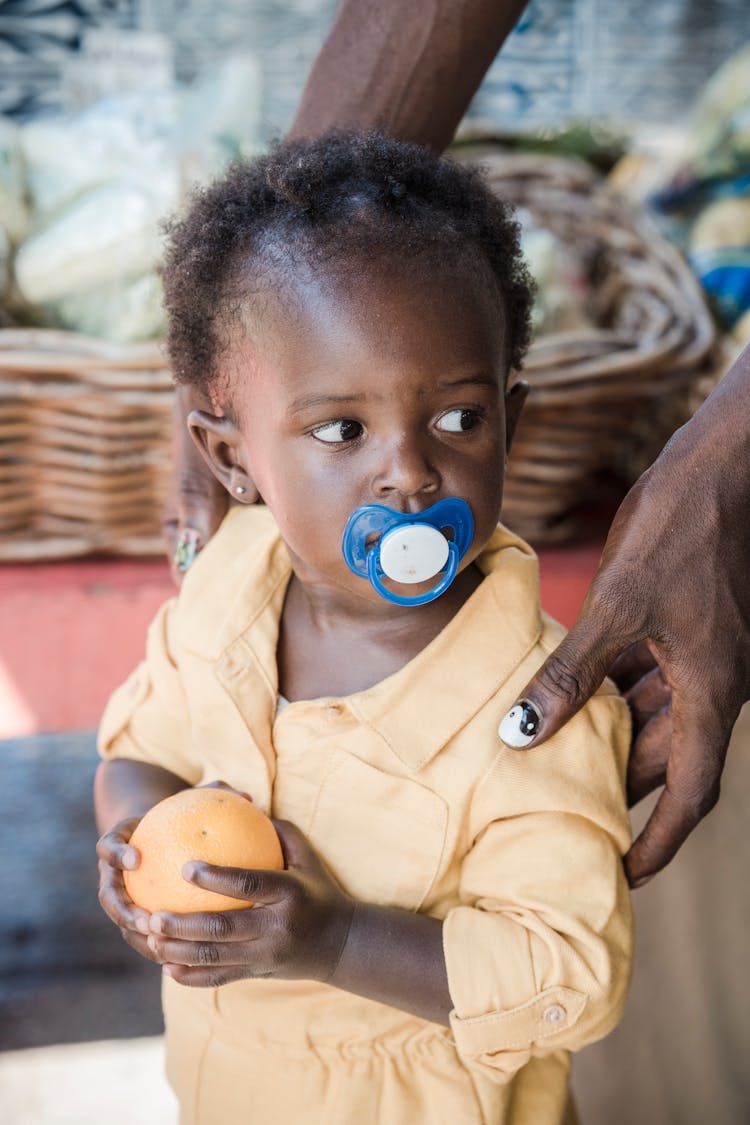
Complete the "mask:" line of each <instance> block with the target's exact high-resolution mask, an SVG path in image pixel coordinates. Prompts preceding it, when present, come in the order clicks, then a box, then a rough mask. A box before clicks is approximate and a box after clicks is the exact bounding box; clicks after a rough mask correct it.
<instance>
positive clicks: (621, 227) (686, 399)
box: [462, 146, 716, 544]
mask: <svg viewBox="0 0 750 1125" xmlns="http://www.w3.org/2000/svg"><path fill="white" fill-rule="evenodd" d="M462 159H465V160H469V161H471V162H479V163H480V164H481V165H482V166H483V168H484V169H485V171H486V173H487V175H488V177H489V180H490V183H491V185H492V187H493V188H494V190H495V191H497V193H498V195H500V196H501V197H502V198H504V199H507V200H508V201H509V202H511V203H513V204H514V205H516V206H522V207H524V208H525V209H526V210H527V211H529V212H530V213H531V215H532V216H533V218H534V220H535V222H536V223H537V224H538V225H539V226H542V227H546V228H547V229H549V230H551V231H553V233H554V234H556V235H557V236H558V237H559V238H561V239H562V240H563V241H564V242H565V243H568V244H571V245H573V246H575V248H576V252H577V254H578V255H579V257H581V258H582V259H583V261H584V263H585V268H586V270H587V272H588V276H589V281H590V283H591V287H592V290H591V291H592V298H591V308H590V309H589V310H588V312H589V317H590V319H591V322H592V327H590V328H585V329H582V330H576V331H572V332H565V333H559V334H555V335H545V336H541V337H539V338H538V339H537V340H536V341H535V342H534V343H533V344H532V346H531V348H530V351H529V353H528V356H527V359H526V362H525V365H524V370H523V377H524V378H525V379H526V380H527V382H528V383H529V384H530V386H531V393H530V395H529V399H528V401H527V404H526V406H525V408H524V411H523V414H522V416H521V421H520V423H519V426H518V431H517V434H516V438H515V441H514V444H513V450H512V453H511V458H510V464H509V466H508V473H507V477H506V485H505V500H504V505H503V519H504V520H505V521H506V522H507V523H508V524H509V525H510V526H511V527H513V528H514V529H515V530H517V531H518V532H520V534H522V535H524V536H525V537H526V538H527V539H529V540H530V541H531V542H532V543H536V544H545V543H554V542H561V541H563V540H566V539H569V538H570V537H571V536H572V535H573V534H574V533H575V531H576V528H577V526H578V525H577V521H576V516H575V513H576V510H577V509H578V510H580V507H581V505H582V503H584V502H585V501H586V499H587V496H588V495H589V494H590V490H591V488H592V487H593V485H594V482H595V481H596V480H597V478H598V477H600V476H601V475H602V474H603V473H613V474H616V475H617V476H619V477H620V478H621V479H622V480H623V481H624V482H630V481H633V480H635V479H636V477H637V476H638V475H639V474H640V472H641V471H642V470H643V469H644V468H645V467H646V466H647V465H648V464H649V463H650V462H651V461H652V460H653V459H654V457H656V455H657V454H658V452H659V450H660V449H661V448H662V446H663V444H664V442H665V441H666V439H667V438H668V437H669V436H670V434H672V433H673V431H674V430H675V429H676V428H677V427H678V426H679V425H681V424H682V423H683V422H685V421H686V420H687V419H688V418H689V417H690V414H691V413H692V411H693V410H694V409H695V407H696V405H697V404H698V402H699V401H700V399H701V397H703V396H705V394H706V393H707V392H708V390H709V389H710V387H711V385H712V381H713V374H712V367H713V362H714V346H715V342H716V334H715V329H714V325H713V321H712V319H711V316H710V314H709V312H708V309H707V307H706V304H705V301H704V299H703V295H702V291H701V289H700V287H699V285H698V283H697V281H696V280H695V278H694V276H693V274H692V273H691V271H690V269H689V267H688V266H687V264H686V262H685V261H684V259H683V258H682V256H681V255H680V254H679V253H678V251H677V250H675V249H674V248H673V247H672V246H670V245H669V244H668V243H667V242H666V241H665V239H664V238H663V237H662V236H661V235H660V234H659V233H658V231H657V230H656V229H655V228H654V226H653V225H652V224H651V222H650V221H649V220H648V219H647V218H646V216H645V215H642V214H639V213H636V212H634V211H633V209H632V207H631V206H630V205H629V204H628V203H627V202H626V201H625V200H623V199H622V198H621V197H620V196H618V195H616V194H615V193H614V192H613V191H612V190H611V189H610V188H608V187H607V185H606V183H605V181H603V180H602V179H601V177H600V176H599V175H598V174H597V173H596V172H594V171H593V170H592V169H591V168H590V167H589V166H588V165H587V164H584V163H583V162H582V161H577V160H573V159H568V158H555V157H550V156H537V155H533V154H532V155H526V154H506V153H498V152H497V151H495V150H493V149H492V148H491V147H486V146H481V147H476V146H475V147H472V148H470V149H467V150H465V151H464V153H463V154H462Z"/></svg>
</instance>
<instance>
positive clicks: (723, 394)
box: [502, 348, 750, 886]
mask: <svg viewBox="0 0 750 1125" xmlns="http://www.w3.org/2000/svg"><path fill="white" fill-rule="evenodd" d="M749 507H750V348H746V349H745V351H744V352H743V353H742V355H741V356H740V357H739V358H738V359H737V361H736V362H735V364H734V365H733V367H732V368H731V370H730V371H729V372H728V373H727V375H725V376H724V378H723V380H722V381H721V383H719V385H718V386H717V387H716V388H715V389H714V391H713V392H712V394H711V395H710V396H709V397H708V399H707V400H706V402H705V403H704V404H703V405H702V406H701V407H700V409H699V410H698V411H697V412H696V414H695V415H694V416H693V418H692V419H691V420H690V421H689V422H688V423H687V424H686V425H684V426H683V427H682V428H681V429H679V430H678V431H677V432H676V433H675V434H674V436H673V437H672V439H671V440H670V441H669V443H668V444H667V446H666V447H665V449H664V450H663V452H662V453H661V455H660V456H659V458H658V459H657V460H656V462H655V463H654V464H653V465H652V466H651V468H650V469H648V470H647V471H646V472H645V473H644V474H643V476H642V477H641V478H640V479H639V480H638V481H637V482H636V484H635V485H634V486H633V488H632V489H631V490H630V492H629V493H628V495H627V496H626V498H625V500H624V501H623V503H622V506H621V507H620V509H619V511H618V513H617V515H616V517H615V519H614V522H613V524H612V528H611V530H610V533H609V536H608V538H607V542H606V544H605V547H604V552H603V555H602V559H601V563H600V566H599V570H598V572H597V574H596V577H595V578H594V581H593V583H592V585H591V588H590V590H589V592H588V594H587V596H586V599H585V601H584V604H583V607H582V609H581V612H580V614H579V616H578V619H577V621H576V623H575V625H574V626H573V628H572V630H571V631H570V633H569V634H568V636H567V637H566V639H565V640H564V641H563V643H562V644H561V645H560V646H559V648H557V649H556V650H555V652H554V653H553V654H552V655H551V656H550V657H549V659H548V660H547V661H546V663H545V664H544V665H543V667H542V668H541V669H540V671H539V672H538V673H537V675H536V676H535V677H534V679H533V680H532V681H531V682H530V683H529V684H528V685H527V687H526V689H525V690H524V692H523V693H522V694H521V696H520V697H519V702H520V700H524V701H528V702H529V703H530V704H531V705H532V707H533V710H534V711H535V712H536V714H537V716H538V721H535V719H534V714H533V712H529V711H528V710H527V711H526V712H525V714H526V720H527V722H528V720H530V725H529V726H527V728H526V737H522V738H520V739H519V738H518V733H517V732H516V733H515V734H514V729H513V723H509V722H508V720H507V718H506V720H504V722H503V724H502V727H503V737H504V738H505V741H507V742H509V743H510V744H511V745H513V744H515V745H519V744H520V743H523V744H525V745H526V746H538V745H539V744H540V743H541V742H544V741H545V740H546V739H547V738H549V737H550V735H552V734H554V733H555V731H557V730H559V729H560V727H561V726H562V725H563V724H564V723H566V722H567V721H568V719H569V718H570V717H571V716H572V715H573V714H574V713H575V712H576V711H578V709H579V708H580V707H581V706H582V705H583V704H584V703H585V702H586V700H587V699H588V698H589V697H590V696H591V694H592V693H593V692H594V691H595V690H596V688H597V687H598V686H599V684H600V683H601V681H602V679H603V678H604V676H605V675H606V674H607V672H608V671H609V670H610V668H611V667H612V665H613V662H615V661H616V659H617V658H618V657H621V656H622V654H624V653H625V652H626V650H627V649H628V648H629V646H631V645H633V644H634V643H635V642H638V641H645V642H646V644H647V645H648V648H649V649H650V651H651V653H652V654H653V656H654V657H655V658H656V660H657V661H658V663H659V665H660V667H661V674H662V675H663V677H664V679H665V680H666V682H667V684H668V685H669V687H670V688H671V694H672V703H671V715H670V713H669V710H663V711H657V712H656V714H655V715H654V717H653V718H652V719H651V721H650V722H648V723H646V725H645V726H644V727H643V729H642V731H641V733H640V734H639V736H638V738H637V740H636V742H635V745H634V748H633V752H632V755H631V760H630V765H629V789H630V793H631V798H632V799H633V800H639V799H640V798H641V797H643V796H645V795H646V793H648V792H650V791H652V790H653V789H656V788H657V787H659V786H663V788H662V791H661V793H660V795H659V799H658V802H657V804H656V806H655V808H654V810H653V812H652V814H651V816H650V818H649V820H648V822H647V824H646V826H645V827H644V829H643V831H642V832H641V834H640V836H639V837H638V838H637V840H636V841H635V842H634V843H633V845H632V847H631V849H630V851H629V853H628V855H627V857H626V867H627V871H628V877H629V879H630V882H631V884H632V885H633V886H638V885H640V884H641V883H643V882H645V881H646V880H647V879H648V878H650V877H651V876H652V875H654V874H655V873H656V872H657V871H659V870H660V869H661V868H662V867H664V866H665V865H666V864H667V863H669V861H670V860H671V859H672V857H673V856H674V855H675V853H676V852H677V851H678V849H679V848H680V846H681V845H682V844H683V842H684V841H685V840H686V838H687V837H688V836H689V834H690V833H691V832H692V830H693V829H694V828H695V826H696V825H697V824H698V823H699V821H700V820H701V819H702V818H703V817H704V816H705V815H706V814H707V813H708V812H709V811H710V810H711V809H712V808H713V806H714V805H715V803H716V801H717V799H718V796H719V784H720V778H721V772H722V769H723V766H724V759H725V757H726V752H727V746H728V743H729V738H730V735H731V733H732V728H733V726H734V723H735V720H736V718H737V715H738V714H739V711H740V708H741V707H742V705H743V703H744V702H745V701H746V700H747V699H748V698H750V582H748V568H749V566H750V547H749V546H748V542H749V541H748V528H747V524H748V510H749ZM515 710H516V715H517V716H518V715H519V714H520V713H521V708H520V707H518V706H517V707H516V708H515ZM670 719H671V721H670ZM529 733H532V734H533V737H532V738H528V734H529Z"/></svg>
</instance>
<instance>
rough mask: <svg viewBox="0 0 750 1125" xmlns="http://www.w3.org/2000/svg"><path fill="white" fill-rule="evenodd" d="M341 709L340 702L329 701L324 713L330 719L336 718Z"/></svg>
mask: <svg viewBox="0 0 750 1125" xmlns="http://www.w3.org/2000/svg"><path fill="white" fill-rule="evenodd" d="M342 711H343V707H342V706H341V704H340V703H329V704H328V706H327V707H326V715H328V716H329V718H331V719H335V718H337V717H338V716H339V715H340V714H341V712H342Z"/></svg>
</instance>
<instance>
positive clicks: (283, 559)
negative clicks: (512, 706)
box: [179, 506, 542, 771]
mask: <svg viewBox="0 0 750 1125" xmlns="http://www.w3.org/2000/svg"><path fill="white" fill-rule="evenodd" d="M477 563H478V565H479V567H480V569H481V570H482V571H483V573H484V574H485V580H484V582H482V583H481V585H480V586H479V587H478V588H477V589H476V590H475V591H474V593H473V594H472V596H471V597H470V598H469V600H468V601H467V602H466V603H465V604H464V605H463V606H462V607H461V609H460V610H459V612H458V613H457V614H456V616H455V617H454V618H453V620H452V621H450V622H449V624H448V625H447V626H446V627H445V628H444V629H443V630H442V631H441V632H440V633H439V634H438V636H437V637H435V638H434V639H433V640H432V641H431V642H430V644H429V645H427V646H426V648H424V649H423V650H422V652H420V653H419V654H418V655H417V656H416V657H415V658H414V659H413V660H411V661H409V663H408V664H406V665H405V666H404V667H403V668H401V669H399V671H398V672H395V673H394V674H393V675H391V676H388V677H387V678H386V679H385V680H382V681H381V682H380V683H378V684H375V685H374V686H373V687H371V688H368V689H367V690H365V691H362V692H357V693H355V694H354V695H350V696H346V697H344V698H343V699H340V700H336V702H338V703H340V704H341V705H342V706H344V707H347V708H348V709H349V710H350V711H351V712H352V714H353V715H355V717H356V718H357V719H358V720H359V721H360V722H361V723H362V724H363V725H365V726H366V727H368V728H369V729H370V730H372V731H373V733H374V734H376V735H377V736H378V737H379V738H381V739H382V740H383V741H384V742H385V743H386V744H387V746H388V747H389V749H390V750H391V752H392V753H393V754H394V755H395V756H396V758H398V759H399V761H401V762H402V763H403V765H404V766H406V768H407V769H409V770H411V771H417V770H419V769H421V768H422V767H423V766H424V765H426V764H427V762H429V761H430V760H431V759H432V758H433V757H434V756H435V755H436V754H437V753H438V752H439V751H440V750H441V749H442V748H443V747H444V746H445V745H446V744H447V743H448V742H449V741H450V740H451V739H452V738H453V737H454V736H455V735H456V734H457V733H458V731H459V730H460V729H461V728H462V727H464V726H465V725H466V723H467V722H469V721H470V720H471V719H472V718H473V717H474V716H475V715H476V714H477V712H478V711H479V710H480V709H481V708H482V707H483V706H484V704H485V703H487V701H488V700H489V699H491V698H492V697H493V696H494V695H495V694H496V693H497V692H498V690H499V689H500V688H502V686H503V684H504V683H506V682H507V680H508V679H509V678H510V677H511V675H512V674H513V672H514V671H515V670H516V668H517V667H518V666H519V664H520V663H521V662H522V661H523V660H524V658H525V657H526V656H527V655H528V653H529V651H530V650H531V649H532V648H533V646H534V645H535V644H536V642H537V641H538V639H539V637H540V635H541V631H542V622H541V614H540V610H539V581H538V566H537V559H536V556H535V555H534V553H533V551H532V550H531V549H530V548H529V547H528V546H527V545H526V544H525V543H524V542H523V541H522V540H521V539H519V538H518V537H517V536H515V535H513V534H512V532H510V531H508V530H507V529H506V528H504V527H502V526H500V527H498V528H497V529H496V531H495V533H494V534H493V536H492V538H491V540H490V542H489V543H488V545H487V547H486V548H485V550H484V551H483V552H482V554H481V555H480V556H479V559H478V560H477ZM290 575H291V565H290V562H289V557H288V554H287V552H286V548H285V546H284V544H283V541H282V540H281V537H280V535H279V532H278V528H277V527H276V524H275V522H274V520H273V517H272V516H271V514H270V512H268V509H266V508H264V507H262V506H254V507H252V508H236V509H233V510H232V511H231V512H230V513H229V515H228V516H227V517H226V519H225V520H224V523H223V524H222V527H221V529H220V530H219V532H218V533H217V534H216V535H215V536H214V538H213V539H212V540H211V542H210V543H209V544H208V546H207V547H206V548H205V549H204V550H203V551H202V552H201V555H200V556H199V558H198V560H197V561H196V563H195V564H194V566H193V567H191V568H190V571H189V572H188V575H187V576H186V578H185V581H184V583H183V590H182V593H181V595H180V603H181V612H180V615H179V619H180V622H181V627H180V640H181V643H182V645H183V647H186V648H189V649H191V650H192V651H194V652H197V653H198V654H199V655H201V656H203V657H204V658H208V659H210V660H211V661H212V662H215V664H216V665H217V674H218V675H219V678H220V679H221V680H222V682H224V684H225V686H226V687H227V688H228V689H230V685H235V686H234V687H232V688H231V689H230V694H231V695H232V697H233V698H234V701H235V703H236V704H237V706H239V707H240V709H241V710H242V711H243V714H244V716H245V719H246V721H247V723H248V725H249V727H250V729H251V732H254V733H255V737H256V741H257V742H258V743H259V744H260V743H265V742H267V741H268V744H269V745H270V732H271V728H272V725H273V719H274V715H275V711H276V705H277V699H278V679H277V672H276V644H277V639H278V622H279V617H280V614H281V610H282V607H283V601H284V594H285V591H286V586H287V583H288V581H289V577H290ZM228 591H233V593H232V594H231V595H229V594H228V593H227V592H228ZM183 607H184V609H183ZM243 685H244V687H243ZM261 685H262V690H261ZM251 696H252V697H253V702H252V703H251V702H250V699H251ZM330 702H331V700H326V703H330Z"/></svg>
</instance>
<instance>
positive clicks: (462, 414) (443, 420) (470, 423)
mask: <svg viewBox="0 0 750 1125" xmlns="http://www.w3.org/2000/svg"><path fill="white" fill-rule="evenodd" d="M480 417H481V414H480V412H479V411H478V410H467V409H465V408H464V409H462V410H448V411H446V413H445V414H441V415H440V417H439V418H438V420H437V422H436V423H435V425H436V426H437V428H438V429H439V430H444V431H446V432H447V433H449V434H463V433H466V431H467V430H473V429H474V427H475V426H476V424H477V423H478V421H479V419H480Z"/></svg>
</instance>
